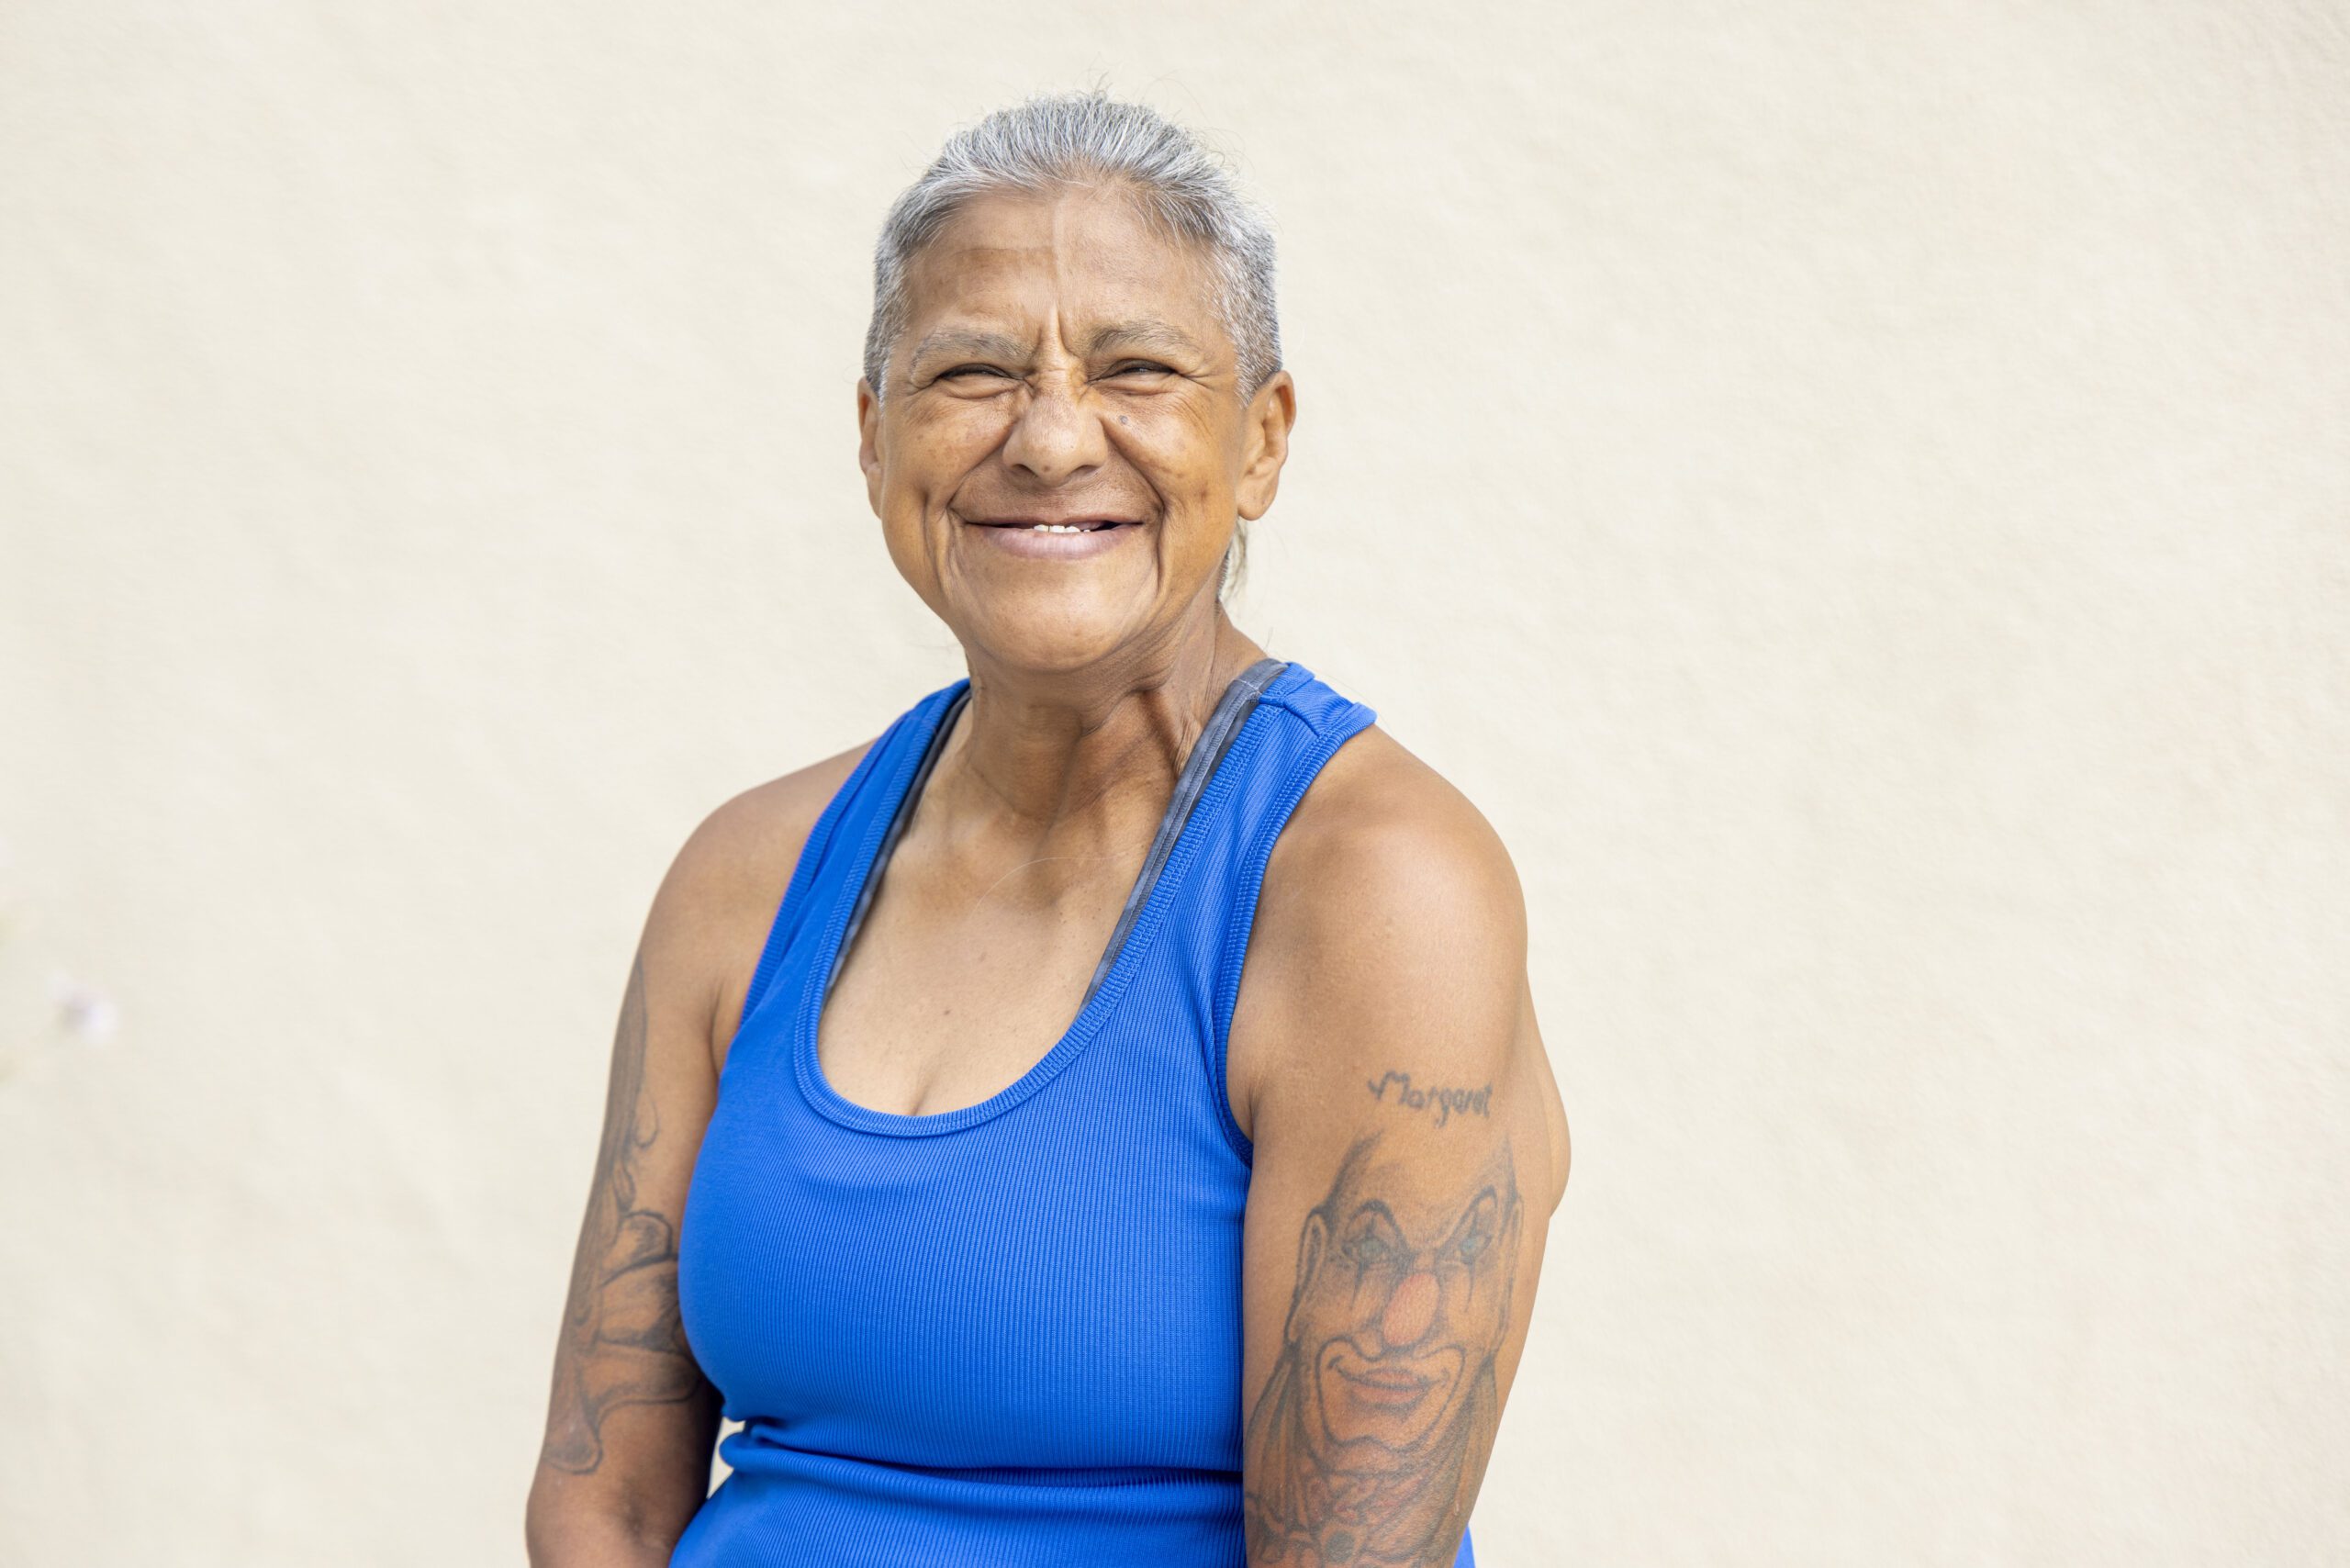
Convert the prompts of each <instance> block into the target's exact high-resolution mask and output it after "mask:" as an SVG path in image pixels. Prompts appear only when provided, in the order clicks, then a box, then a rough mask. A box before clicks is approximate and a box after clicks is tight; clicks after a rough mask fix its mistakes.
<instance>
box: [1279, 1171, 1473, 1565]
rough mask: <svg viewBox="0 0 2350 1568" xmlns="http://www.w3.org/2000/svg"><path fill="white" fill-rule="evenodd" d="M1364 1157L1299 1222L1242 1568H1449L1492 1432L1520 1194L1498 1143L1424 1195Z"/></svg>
mask: <svg viewBox="0 0 2350 1568" xmlns="http://www.w3.org/2000/svg"><path fill="white" fill-rule="evenodd" d="M1380 1136H1381V1135H1379V1134H1372V1135H1371V1136H1368V1137H1363V1138H1360V1139H1359V1140H1357V1142H1356V1143H1355V1144H1354V1146H1353V1147H1352V1148H1349V1149H1348V1152H1347V1155H1346V1158H1345V1159H1343V1160H1342V1161H1340V1163H1339V1167H1338V1172H1337V1179H1336V1180H1335V1181H1334V1182H1332V1183H1331V1185H1330V1191H1329V1194H1328V1195H1327V1196H1326V1197H1325V1198H1324V1199H1323V1200H1322V1202H1321V1203H1320V1204H1317V1205H1316V1206H1315V1208H1314V1210H1313V1211H1312V1212H1311V1213H1309V1214H1308V1215H1306V1217H1305V1224H1304V1229H1303V1232H1302V1233H1301V1235H1300V1236H1299V1238H1298V1247H1297V1282H1296V1285H1295V1287H1294V1289H1293V1291H1292V1294H1291V1296H1290V1306H1289V1316H1288V1318H1287V1320H1286V1322H1285V1324H1284V1325H1283V1327H1282V1330H1281V1340H1282V1344H1281V1358H1280V1360H1279V1361H1277V1362H1276V1363H1275V1364H1274V1367H1273V1372H1272V1376H1271V1378H1270V1380H1269V1381H1268V1382H1267V1383H1266V1384H1265V1391H1264V1393H1263V1394H1261V1395H1259V1398H1258V1401H1257V1407H1256V1410H1255V1412H1254V1414H1252V1415H1251V1416H1250V1417H1249V1420H1248V1475H1249V1490H1248V1500H1247V1502H1248V1524H1247V1529H1248V1550H1249V1558H1250V1561H1252V1562H1278V1563H1281V1564H1283V1568H1356V1565H1358V1564H1360V1565H1364V1568H1372V1565H1378V1568H1388V1565H1400V1564H1411V1565H1413V1568H1447V1565H1449V1563H1450V1562H1452V1560H1453V1557H1454V1555H1455V1554H1456V1553H1457V1552H1458V1551H1459V1550H1460V1536H1461V1531H1462V1530H1463V1529H1465V1528H1466V1527H1467V1525H1468V1522H1469V1510H1470V1506H1471V1504H1472V1502H1474V1501H1475V1498H1476V1492H1477V1484H1478V1481H1479V1479H1480V1478H1481V1477H1482V1476H1483V1473H1484V1464H1485V1457H1486V1455H1487V1453H1488V1452H1490V1451H1491V1450H1492V1447H1493V1440H1494V1427H1495V1425H1496V1424H1497V1423H1498V1421H1499V1420H1500V1417H1501V1399H1500V1395H1499V1394H1498V1392H1497V1391H1496V1388H1495V1385H1494V1356H1495V1354H1496V1353H1497V1352H1498V1351H1499V1350H1500V1348H1501V1344H1502V1340H1503V1338H1504V1337H1505V1335H1506V1334H1507V1332H1508V1329H1509V1323H1510V1282H1511V1277H1512V1275H1513V1274H1514V1273H1515V1271H1516V1261H1517V1240H1518V1224H1519V1203H1518V1192H1517V1182H1516V1173H1515V1170H1514V1169H1513V1167H1512V1165H1511V1162H1510V1154H1509V1145H1508V1142H1507V1140H1506V1139H1505V1140H1503V1141H1502V1142H1501V1143H1500V1144H1499V1145H1498V1146H1497V1147H1496V1148H1495V1149H1494V1154H1493V1156H1492V1158H1490V1159H1487V1160H1486V1161H1485V1163H1484V1164H1483V1167H1482V1168H1480V1169H1477V1170H1472V1171H1468V1172H1464V1173H1463V1174H1462V1175H1461V1176H1460V1178H1459V1179H1458V1180H1457V1181H1455V1182H1451V1183H1449V1184H1446V1185H1443V1186H1441V1187H1432V1186H1431V1185H1430V1183H1429V1181H1428V1179H1427V1175H1426V1174H1425V1172H1424V1171H1423V1170H1421V1168H1419V1167H1418V1166H1414V1167H1413V1168H1412V1169H1411V1170H1410V1171H1409V1172H1408V1173H1407V1172H1406V1171H1405V1170H1404V1168H1403V1167H1402V1166H1400V1165H1399V1164H1397V1163H1396V1162H1395V1161H1393V1160H1392V1159H1387V1160H1382V1158H1381V1149H1380Z"/></svg>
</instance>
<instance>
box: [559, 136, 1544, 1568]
mask: <svg viewBox="0 0 2350 1568" xmlns="http://www.w3.org/2000/svg"><path fill="white" fill-rule="evenodd" d="M1271 280H1272V241H1271V239H1270V234H1269V232H1268V230H1267V229H1266V227H1265V225H1264V222H1263V220H1262V219H1261V218H1259V217H1258V216H1257V215H1256V214H1255V213H1254V212H1252V211H1251V209H1250V208H1249V207H1248V206H1247V205H1246V204H1245V203H1244V202H1243V201H1241V200H1240V198H1239V197H1238V196H1237V194H1236V192H1235V190H1234V188H1233V186H1232V184H1231V182H1230V180H1229V178H1228V177H1227V176H1226V174H1225V173H1224V172H1223V171H1222V169H1221V168H1220V167H1219V165H1217V164H1216V163H1215V162H1214V161H1212V160H1211V159H1210V158H1209V157H1207V156H1206V155H1205V154H1204V153H1203V151H1201V150H1200V149H1199V148H1198V147H1197V146H1195V145H1194V144H1193V143H1192V141H1191V140H1190V139H1189V138H1188V137H1187V136H1185V135H1184V134H1183V133H1182V132H1181V131H1180V130H1178V129H1176V128H1174V127H1172V126H1170V125H1169V124H1168V123H1167V122H1166V121H1164V120H1163V119H1161V118H1158V116H1157V115H1155V114H1153V113H1152V112H1150V111H1149V110H1147V109H1144V108H1139V107H1136V106H1129V105H1122V104H1117V103H1113V102H1110V101H1107V100H1106V99H1104V98H1103V97H1102V96H1101V95H1098V94H1097V95H1069V96H1061V97H1050V98H1041V99H1036V100H1033V101H1031V102H1030V103H1028V104H1025V105H1024V106H1020V107H1018V108H1015V109H1011V110H1006V111H1003V112H1001V113H998V114H996V115H994V116H991V117H990V118H988V119H987V120H986V121H984V122H982V123H981V124H980V125H979V126H978V127H976V128H974V129H970V130H968V131H966V132H964V133H962V134H959V135H957V137H956V138H955V139H954V140H951V141H950V142H949V143H948V145H947V147H946V151H944V152H943V153H942V154H941V156H940V157H939V159H938V160H937V161H936V162H934V164H933V165H932V167H931V168H930V170H929V171H928V172H927V173H926V174H924V175H923V178H922V179H921V180H920V181H918V182H917V183H916V184H915V185H913V186H912V188H910V189H909V190H908V191H907V192H906V193H905V195H904V196H901V198H900V199H899V201H898V203H897V204H896V206H895V207H893V208H892V209H891V212H890V218H889V219H888V222H887V224H886V226H885V229H884V231H883V234H882V236H881V240H880V243H879V245H878V250H877V253H876V266H875V305H874V314H873V323H872V329H871V331H870V333H869V335H868V339H867V353H866V364H865V375H864V377H863V379H862V380H861V381H860V382H859V383H858V386H857V389H856V408H857V421H858V427H859V431H860V446H859V462H860V463H861V464H862V465H863V467H864V470H865V476H866V487H867V495H868V497H869V498H870V499H871V502H872V506H873V510H874V511H875V513H876V515H877V516H878V518H879V519H880V521H881V527H882V532H883V534H884V537H885V538H886V539H887V541H888V544H889V549H890V557H891V559H892V560H893V561H894V562H895V563H896V564H897V566H898V569H899V570H900V571H901V573H903V574H904V576H905V577H906V579H907V581H908V582H909V583H911V584H912V587H913V588H914V590H915V591H916V592H917V593H919V594H920V595H921V596H922V598H923V601H924V602H925V603H926V604H928V605H929V606H930V608H931V609H932V610H934V611H935V612H936V613H937V614H938V616H939V618H940V619H941V620H942V621H944V622H946V624H947V626H948V627H949V628H950V629H951V630H952V631H953V632H954V633H955V636H956V638H957V641H958V642H959V643H960V644H962V647H963V650H964V653H965V655H966V658H967V661H968V669H969V674H968V677H967V678H963V679H958V680H957V681H956V682H954V683H953V684H951V685H949V686H946V687H945V688H942V689H939V690H937V691H934V692H932V693H931V694H929V695H928V696H926V697H924V698H923V699H922V700H920V701H919V702H917V703H915V704H914V705H913V706H912V708H911V709H909V710H907V711H905V712H904V713H902V714H901V715H900V716H899V717H898V718H897V719H896V720H895V721H894V722H892V723H890V725H889V726H888V727H887V728H886V729H885V730H884V731H883V732H882V733H881V734H880V735H879V736H878V738H877V739H875V740H874V741H872V742H871V743H870V744H868V745H864V746H859V747H857V748H856V749H855V750H853V751H849V752H845V753H843V754H842V755H840V756H834V757H832V758H830V759H828V760H825V761H822V762H819V763H816V764H814V765H812V766H811V767H806V768H803V769H801V770H800V771H799V772H797V773H792V774H789V775H787V776H785V777H783V778H778V779H775V780H773V781H772V782H770V783H767V784H764V785H761V786H759V787H757V788H755V789H753V790H748V791H747V792H745V793H744V794H742V795H740V796H738V797H736V798H735V799H733V800H732V801H728V802H726V803H725V804H724V805H723V806H722V807H720V808H719V809H718V810H717V811H716V812H713V813H712V814H711V816H710V818H709V819H708V820H707V821H705V822H704V823H702V824H701V825H700V826H699V828H697V829H696V831H695V832H694V834H692V836H691V838H690V839H689V840H688V843H687V844H686V845H685V846H684V848H683V849H682V850H681V851H680V853H679V854H678V856H677V861H676V863H675V865H674V866H673V867H672V868H671V869H670V871H669V874H668V876H667V877H666V879H665V880H664V881H663V883H662V886H661V888H660V890H659V892H658V893H657V894H656V896H655V900H654V903H653V908H652V912H651V913H650V915H649V916H648V918H647V920H646V923H645V926H644V931H643V939H642V943H641V946H640V948H639V952H638V955H637V958H636V961H635V965H634V968H633V969H632V973H631V975H630V978H629V983H628V988H627V994H626V998H625V1001H624V1002H623V1004H622V1007H621V1024H620V1031H619V1037H618V1040H617V1042H616V1044H615V1047H614V1049H613V1053H612V1066H611V1079H610V1099H609V1103H608V1107H607V1111H606V1120H605V1131H604V1137H603V1147H602V1151H601V1154H600V1157H599V1166H598V1170H597V1173H596V1179H595V1182H594V1186H593V1190H592V1193H591V1196H590V1199H589V1204H588V1216H587V1220H586V1223H585V1225H584V1226H583V1228H582V1232H581V1236H580V1241H579V1249H578V1255H577V1261H576V1265H575V1268H574V1271H573V1275H572V1282H571V1296H570V1304H569V1308H568V1311H567V1314H566V1318H565V1327H564V1332H563V1336H562V1339H561V1343H560V1345H559V1348H558V1350H557V1353H556V1358H555V1369H554V1392H553V1396H552V1399H551V1403H550V1409H549V1413H548V1421H547V1432H546V1442H545V1447H544V1450H543V1454H542V1457H541V1461H540V1464H539V1469H538V1473H537V1476H536V1479H535V1481H534V1483H533V1485H532V1492H531V1498H530V1508H529V1522H528V1531H529V1540H530V1547H531V1557H532V1562H534V1563H537V1564H539V1565H541V1568H555V1565H562V1564H586V1563H596V1564H619V1563H644V1564H654V1563H663V1562H674V1563H677V1564H687V1565H692V1568H713V1565H728V1568H734V1565H754V1564H756V1565H766V1564H778V1565H780V1564H793V1565H795V1568H797V1565H810V1564H849V1563H857V1564H867V1563H870V1564H892V1565H897V1564H950V1563H951V1564H958V1565H959V1564H1008V1563H1068V1564H1087V1565H1092V1564H1128V1563H1131V1564H1152V1565H1161V1568H1165V1565H1172V1568H1190V1565H1192V1564H1202V1565H1204V1564H1211V1563H1214V1564H1225V1563H1230V1562H1237V1561H1239V1560H1241V1558H1242V1557H1243V1555H1244V1553H1245V1554H1246V1555H1247V1556H1248V1558H1249V1559H1250V1560H1252V1561H1256V1562H1281V1563H1284V1564H1294V1565H1298V1568H1317V1565H1319V1564H1324V1563H1329V1564H1358V1563H1415V1564H1423V1563H1424V1564H1438V1565H1441V1564H1444V1563H1449V1562H1456V1561H1457V1562H1463V1563H1466V1562H1472V1561H1473V1556H1472V1550H1471V1546H1470V1542H1469V1539H1468V1534H1467V1529H1466V1527H1467V1521H1468V1517H1469V1512H1470V1506H1471V1503H1472V1500H1473V1499H1474V1497H1475V1495H1476V1492H1477V1487H1478V1484H1479V1482H1480V1480H1481V1478H1482V1476H1483V1471H1484V1464H1485V1459H1486V1455H1487V1453H1488V1452H1489V1450H1490V1449H1491V1447H1492V1443H1493V1439H1494V1426H1495V1423H1496V1422H1497V1421H1498V1420H1499V1418H1500V1415H1501V1409H1502V1403H1503V1400H1504V1397H1505V1395H1506V1394H1507V1392H1508V1389H1509V1384H1510V1380H1511V1375H1512V1373H1513V1372H1514V1371H1515V1370H1516V1364H1517V1360H1518V1356H1519V1354H1520V1352H1521V1350H1522V1349H1523V1347H1524V1343H1525V1337H1526V1330H1527V1318H1528V1312H1529V1308H1530V1306H1531V1304H1532V1300H1533V1295H1534V1285H1535V1279H1536V1275H1537V1272H1538V1271H1539V1266H1540V1263H1541V1258H1542V1242H1543V1234H1544V1229H1545V1226H1546V1224H1547V1222H1548V1218H1549V1216H1550V1213H1551V1211H1552V1210H1553V1209H1554V1208H1555V1207H1556V1205H1557V1204H1558V1202H1559V1199H1560V1197H1561V1193H1562V1190H1563V1187H1564V1183H1565V1181H1566V1174H1567V1158H1568V1150H1567V1133H1566V1122H1565V1118H1564V1115H1563V1114H1562V1112H1561V1108H1560V1104H1559V1100H1558V1095H1557V1091H1556V1089H1555V1087H1554V1085H1553V1083H1552V1081H1551V1078H1550V1069H1549V1065H1548V1063H1547V1061H1546V1059H1545V1058H1544V1055H1543V1050H1542V1045H1541V1041H1540V1038H1539V1035H1538V1033H1537V1031H1536V1028H1535V1023H1534V1014H1533V1007H1532V1001H1531V997H1530V994H1529V992H1528V989H1527V980H1526V960H1525V920H1524V909H1523V903H1522V900H1521V897H1520V893H1519V890H1518V886H1517V882H1516V875H1515V873H1514V871H1513V869H1512V868H1511V865H1510V862H1509V859H1508V857H1507V856H1506V854H1505V852H1504V850H1503V848H1502V846H1501V845H1500V844H1499V843H1498V842H1497V840H1496V839H1495V837H1494V834H1493V832H1492V830H1491V829H1490V828H1489V827H1488V826H1487V824H1486V823H1485V822H1484V820H1483V818H1482V817H1481V816H1480V815H1479V814H1478V812H1476V811H1475V809H1474V808H1473V807H1472V806H1471V805H1470V804H1469V803H1468V802H1467V801H1465V800H1463V799H1462V798H1461V797H1460V794H1459V793H1458V792H1456V791H1455V790H1453V789H1452V788H1451V787H1450V786H1449V785H1448V784H1446V783H1445V782H1444V780H1442V779H1441V778H1438V776H1437V775H1436V774H1435V773H1433V772H1432V771H1431V770H1430V769H1429V768H1428V767H1427V766H1425V765H1424V764H1422V763H1421V762H1419V761H1418V760H1417V759H1416V758H1415V757H1413V756H1412V755H1411V754H1410V753H1408V752H1407V751H1405V750H1404V748H1403V747H1402V746H1401V745H1397V744H1396V743H1395V742H1394V741H1393V740H1392V739H1390V738H1389V737H1388V736H1387V735H1386V734H1384V733H1383V732H1382V731H1381V730H1380V729H1379V728H1378V727H1377V726H1376V725H1375V724H1373V723H1372V719H1373V714H1372V712H1371V710H1370V709H1368V708H1366V707H1363V706H1362V705H1360V704H1359V703H1356V702H1352V701H1349V700H1347V699H1346V698H1343V697H1341V696H1339V695H1338V694H1337V692H1335V691H1333V690H1332V689H1330V688H1329V687H1328V686H1326V685H1325V684H1324V683H1323V682H1322V681H1320V680H1319V679H1317V678H1315V676H1314V674H1313V673H1312V672H1311V671H1310V670H1309V669H1307V668H1306V667H1305V666H1303V665H1300V664H1297V663H1294V662H1288V661H1284V660H1281V659H1278V658H1275V657H1272V656H1271V655H1268V654H1267V653H1266V651H1265V650H1264V649H1263V648H1261V647H1260V646H1259V645H1258V644H1256V643H1255V642H1253V641H1251V640H1250V639H1249V638H1248V636H1247V635H1246V634H1244V633H1242V632H1240V631H1239V630H1238V629H1237V627H1235V626H1234V625H1233V623H1232V622H1231V621H1230V620H1229V619H1228V618H1227V617H1226V616H1225V612H1224V608H1223V604H1222V591H1223V588H1224V582H1225V567H1226V565H1227V555H1228V554H1230V553H1231V552H1232V551H1233V550H1234V549H1235V547H1236V546H1237V544H1238V543H1240V540H1239V530H1240V524H1241V522H1242V521H1243V520H1254V519H1256V518H1258V517H1259V516H1261V515H1262V514H1263V513H1264V512H1265V510H1266V509H1267V508H1269V507H1270V505H1271V504H1272V500H1273V495H1274V490H1275V487H1276V485H1277V483H1278V481H1279V479H1280V476H1281V465H1282V462H1283V460H1284V458H1285V457H1286V455H1287V453H1288V442H1289V433H1290V429H1291V426H1292V422H1293V420H1294V419H1295V408H1296V398H1295V392H1294V389H1293V386H1292V381H1291V377H1290V375H1289V374H1288V373H1287V372H1286V371H1284V370H1282V369H1281V363H1280V352H1279V338H1278V333H1277V330H1276V326H1275V319H1274V312H1273V294H1272V281H1271ZM722 1414H723V1415H724V1416H726V1417H731V1418H734V1419H738V1420H741V1421H742V1422H744V1427H743V1429H742V1430H740V1431H739V1432H736V1433H733V1434H732V1435H731V1436H729V1437H728V1438H727V1439H726V1441H725V1443H724V1444H723V1446H722V1449H721V1450H720V1451H721V1453H722V1457H723V1458H724V1459H725V1460H726V1461H727V1462H728V1463H729V1464H730V1465H731V1466H732V1473H731V1474H730V1475H729V1476H728V1477H727V1479H726V1481H725V1482H724V1484H722V1485H721V1486H720V1487H719V1488H718V1490H717V1491H716V1492H715V1493H714V1494H711V1495H709V1496H708V1498H707V1500H705V1497H704V1492H705V1488H706V1484H707V1481H708V1476H709V1473H710V1460H711V1443H712V1440H713V1439H714V1437H715V1434H716V1431H717V1428H718V1422H719V1419H720V1417H721V1415H722Z"/></svg>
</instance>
